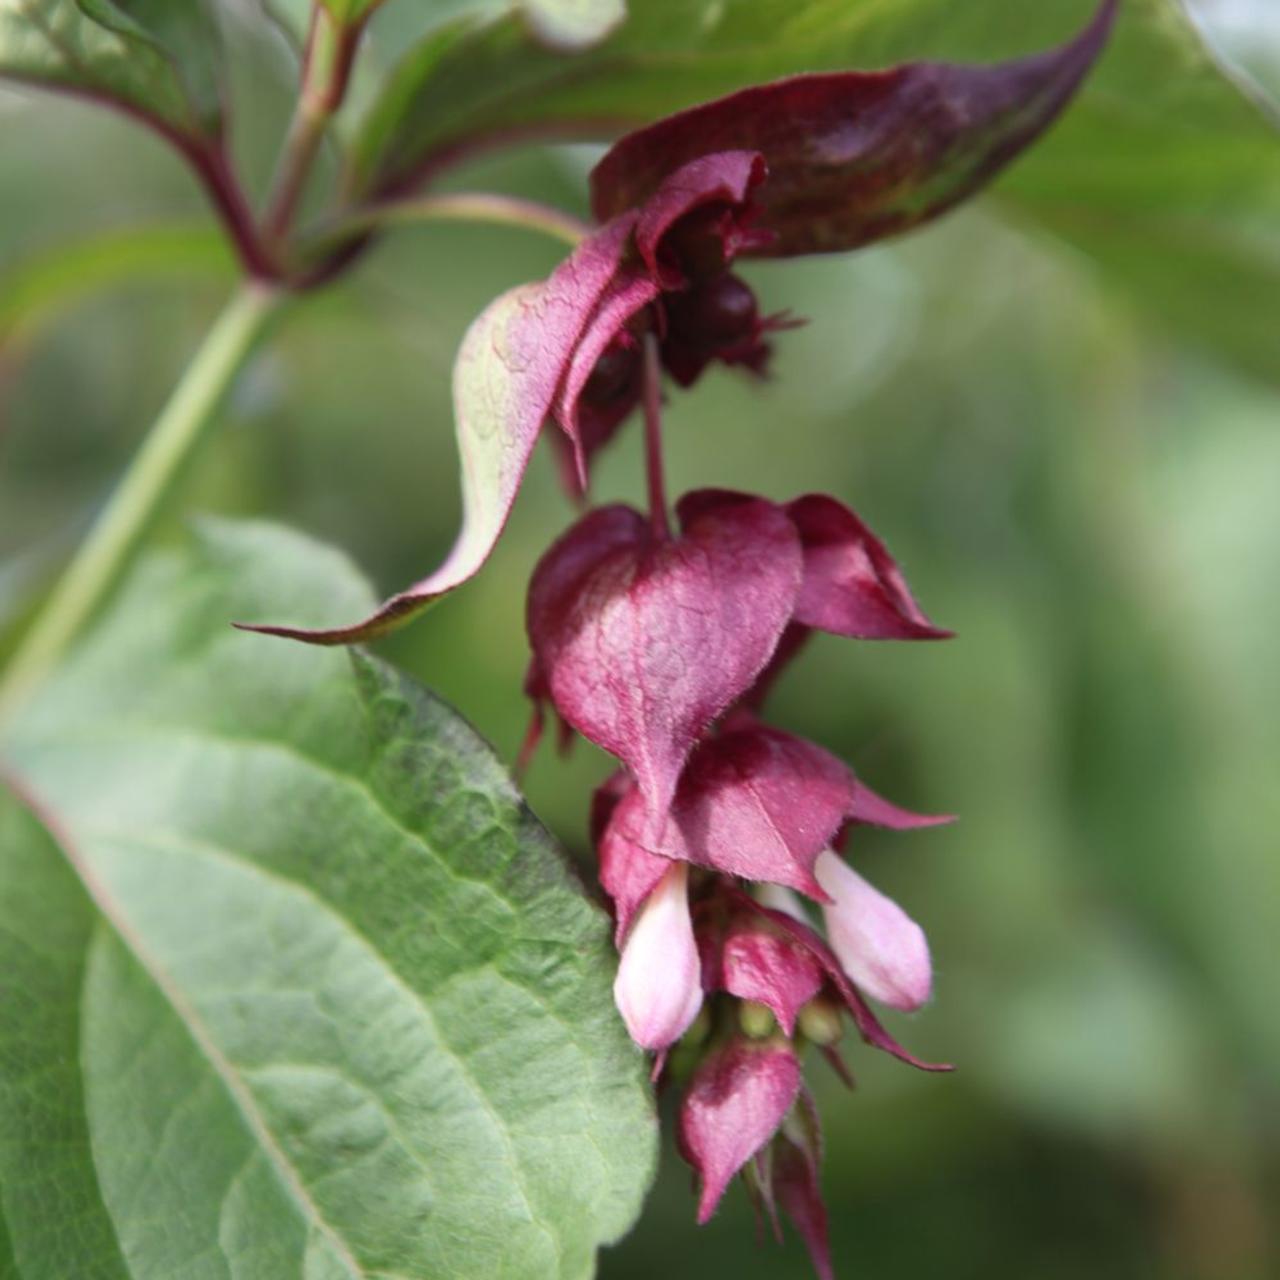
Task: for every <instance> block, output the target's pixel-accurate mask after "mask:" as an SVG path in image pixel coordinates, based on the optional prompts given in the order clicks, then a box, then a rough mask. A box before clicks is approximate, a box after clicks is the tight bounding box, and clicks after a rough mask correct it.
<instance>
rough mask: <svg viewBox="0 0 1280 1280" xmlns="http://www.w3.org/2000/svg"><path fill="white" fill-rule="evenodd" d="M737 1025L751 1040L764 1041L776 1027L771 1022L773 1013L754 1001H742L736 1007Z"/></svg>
mask: <svg viewBox="0 0 1280 1280" xmlns="http://www.w3.org/2000/svg"><path fill="white" fill-rule="evenodd" d="M738 1025H739V1026H740V1027H741V1028H742V1029H743V1031H745V1032H746V1034H747V1035H749V1036H750V1037H751V1038H752V1039H753V1040H764V1039H765V1038H766V1037H768V1036H771V1035H772V1034H773V1032H774V1028H775V1027H776V1026H777V1024H776V1023H775V1022H774V1020H773V1011H772V1010H771V1009H769V1008H768V1007H767V1006H765V1005H762V1004H757V1003H756V1002H755V1001H754V1000H744V1001H743V1002H742V1003H741V1004H740V1005H739V1006H738Z"/></svg>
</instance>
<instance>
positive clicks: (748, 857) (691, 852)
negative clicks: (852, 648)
mask: <svg viewBox="0 0 1280 1280" xmlns="http://www.w3.org/2000/svg"><path fill="white" fill-rule="evenodd" d="M676 512H677V517H678V520H679V533H678V534H676V533H673V532H671V531H669V530H667V529H666V528H665V527H661V526H655V522H654V521H653V520H652V519H651V518H647V517H646V516H644V515H642V514H641V513H640V512H638V511H636V510H634V509H632V508H630V507H626V506H606V507H601V508H599V509H597V510H595V511H592V512H591V513H590V514H588V515H587V516H585V517H584V518H583V519H582V520H580V521H579V522H578V523H577V524H575V525H574V526H573V527H572V528H571V529H570V530H569V531H568V532H567V533H566V534H565V535H564V536H563V537H561V538H560V539H559V541H557V542H556V543H555V544H554V546H552V548H551V549H550V550H549V551H548V552H547V554H546V555H545V556H544V557H543V559H542V561H541V562H540V563H539V565H538V567H537V569H536V571H535V572H534V575H533V580H532V583H531V585H530V591H529V601H528V629H529V637H530V642H531V644H532V648H533V654H534V657H533V665H532V668H531V671H530V678H529V682H528V683H529V688H530V689H531V690H532V691H533V692H534V694H535V696H536V697H538V698H539V699H541V700H549V701H550V702H551V703H552V704H553V706H554V708H555V710H556V712H557V713H558V714H559V716H560V717H561V719H562V720H563V722H564V723H565V724H566V725H567V726H569V727H570V728H571V729H572V730H575V731H577V732H578V733H581V734H582V735H583V736H584V737H587V738H589V739H591V740H592V741H593V742H596V743H597V744H598V745H600V746H602V747H604V748H606V749H607V750H608V751H610V752H612V753H613V754H614V755H616V756H617V757H618V759H619V760H620V761H621V762H622V765H623V768H622V769H621V770H619V771H618V772H617V773H615V774H614V775H613V776H612V777H611V778H610V779H609V780H608V781H607V782H606V783H605V784H604V785H603V786H602V787H601V788H600V789H599V791H598V792H597V794H596V797H595V800H594V803H593V807H592V827H593V837H594V841H595V846H596V851H597V855H598V859H599V874H600V883H601V885H602V887H603V888H604V890H605V892H606V893H607V894H608V895H609V897H610V900H611V902H612V904H613V908H614V915H615V920H616V937H617V941H618V944H619V947H620V950H621V960H620V964H619V968H618V976H617V981H616V983H615V986H614V995H615V998H616V1001H617V1004H618V1008H619V1010H620V1012H621V1014H622V1016H623V1019H624V1020H625V1022H626V1024H627V1028H628V1030H629V1031H630V1033H631V1036H632V1038H633V1039H634V1040H635V1041H636V1043H637V1044H639V1045H640V1046H642V1047H643V1048H645V1049H648V1050H652V1051H653V1052H654V1053H655V1054H656V1059H655V1068H654V1073H655V1076H659V1075H662V1074H663V1073H664V1071H665V1070H667V1068H668V1066H670V1067H673V1068H674V1069H675V1070H676V1073H677V1074H678V1075H680V1076H681V1077H686V1078H687V1079H688V1084H687V1087H686V1090H685V1093H684V1098H683V1102H682V1105H681V1111H680V1146H681V1150H682V1152H683V1153H684V1155H685V1157H686V1159H688V1161H689V1162H690V1163H691V1164H692V1165H693V1166H694V1168H695V1169H696V1170H697V1171H698V1174H699V1176H700V1178H701V1184H702V1191H701V1197H700V1201H699V1207H698V1218H699V1221H704V1222H705V1221H706V1220H707V1219H708V1218H709V1217H710V1216H711V1214H712V1213H713V1212H714V1210H715V1207H716V1205H717V1204H718V1202H719V1200H720V1198H721V1196H722V1195H723V1193H724V1191H725V1188H726V1187H727V1185H728V1183H729V1182H730V1180H731V1179H732V1178H733V1176H734V1175H735V1174H736V1173H738V1172H739V1170H742V1169H743V1168H747V1169H748V1171H749V1184H750V1185H751V1186H752V1188H753V1190H754V1192H755V1193H756V1195H757V1197H758V1200H759V1202H760V1203H761V1204H762V1205H763V1206H764V1207H765V1208H766V1210H767V1211H768V1212H769V1214H770V1215H771V1216H776V1211H777V1207H781V1208H782V1209H783V1210H785V1211H786V1212H787V1213H788V1214H789V1215H790V1216H791V1217H792V1218H793V1220H794V1221H795V1222H796V1223H797V1225H798V1227H799V1229H800V1231H801V1232H802V1234H803V1235H804V1236H805V1238H806V1240H807V1241H808V1243H809V1246H810V1249H811V1250H812V1252H813V1256H814V1260H815V1263H816V1265H817V1268H818V1271H819V1273H820V1274H823V1275H827V1274H830V1262H829V1257H828V1250H827V1245H826V1229H825V1210H824V1208H823V1204H822V1200H821V1196H820V1194H819V1190H818V1181H817V1170H818V1163H819V1157H820V1139H819V1129H818V1123H817V1116H816V1112H815V1110H814V1107H813V1104H812V1101H811V1099H810V1098H809V1096H808V1094H807V1093H806V1092H805V1090H804V1086H803V1084H802V1079H801V1056H802V1053H803V1048H804V1046H805V1045H806V1044H816V1045H817V1046H819V1047H820V1048H821V1049H822V1050H823V1052H824V1053H825V1054H826V1055H827V1056H828V1057H829V1058H830V1059H831V1060H832V1061H833V1063H834V1064H835V1065H836V1067H837V1069H838V1070H839V1071H840V1072H841V1074H842V1075H845V1076H846V1077H847V1072H846V1071H845V1068H844V1064H843V1062H842V1061H841V1060H840V1058H839V1056H838V1051H837V1049H836V1041H837V1040H838V1039H839V1038H840V1033H841V1021H842V1018H843V1017H845V1016H847V1017H849V1018H851V1019H852V1020H853V1023H854V1025H855V1026H856V1027H857V1028H858V1030H859V1031H860V1032H861V1034H862V1035H863V1037H864V1038H865V1039H866V1040H867V1041H868V1042H869V1043H871V1044H874V1045H876V1046H877V1047H879V1048H882V1049H885V1050H887V1051H888V1052H890V1053H893V1054H895V1055H896V1056H897V1057H899V1058H902V1059H903V1060H904V1061H907V1062H910V1063H912V1064H913V1065H915V1066H918V1067H922V1068H924V1069H926V1070H945V1069H946V1068H943V1067H932V1066H930V1065H929V1064H926V1063H922V1062H920V1061H919V1060H918V1059H916V1058H913V1057H912V1056H911V1055H910V1054H908V1053H907V1052H906V1051H905V1050H904V1049H902V1048H901V1047H900V1046H899V1045H898V1044H897V1043H896V1042H895V1041H894V1040H893V1039H892V1038H891V1037H890V1036H889V1034H888V1033H887V1032H886V1031H885V1029H884V1028H883V1027H882V1026H881V1024H880V1022H879V1021H878V1020H877V1018H876V1016H875V1014H874V1013H873V1012H872V1010H871V1008H870V1005H869V1004H868V1000H867V997H870V998H871V999H873V1000H876V1001H879V1002H880V1003H882V1004H885V1005H888V1006H890V1007H891V1008H895V1009H903V1010H912V1009H916V1008H919V1007H920V1006H921V1005H922V1004H923V1003H924V1002H925V1001H926V1000H927V999H928V998H929V994H930V989H931V985H932V981H931V968H930V961H929V951H928V945H927V943H926V941H925V937H924V934H923V932H922V931H921V929H920V928H919V926H918V925H916V924H915V923H914V921H912V920H911V919H910V918H909V917H908V916H907V915H906V914H905V913H904V912H903V911H902V909H901V908H900V907H898V906H897V905H896V904H895V903H893V902H892V901H890V900H889V899H888V898H886V897H885V896H884V895H882V894H881V893H879V892H878V891H877V890H876V889H875V888H873V887H872V886H871V885H870V884H868V883H867V881H866V880H864V879H863V878H862V877H861V876H860V875H859V874H858V873H857V872H856V871H854V870H853V868H852V867H850V866H849V865H848V863H847V862H846V861H845V860H844V858H843V857H842V855H841V854H840V853H839V852H837V849H838V848H839V847H842V846H843V845H844V844H845V843H846V841H847V839H848V837H849V835H850V833H851V831H853V830H854V829H855V828H856V827H857V826H859V825H862V824H874V825H878V826H885V827H893V828H899V829H903V828H911V827H921V826H929V825H933V824H935V823H938V822H945V821H947V819H946V818H944V817H943V818H938V817H926V816H923V815H919V814H914V813H910V812H908V811H907V810H904V809H901V808H898V807H897V806H895V805H893V804H890V803H889V802H888V801H887V800H885V799H883V798H881V797H880V796H879V795H877V794H876V793H875V792H874V791H872V790H871V789H870V788H868V787H867V786H866V785H865V784H864V783H863V782H861V781H860V780H859V779H858V778H857V777H856V776H855V775H854V773H853V772H852V770H850V769H849V768H848V767H847V766H846V765H845V764H843V763H842V762H841V761H840V760H838V759H836V758H835V757H834V756H832V755H830V754H829V753H828V752H826V751H824V750H823V749H822V748H821V747H820V746H817V745H816V744H814V743H811V742H807V741H805V740H804V739H802V738H799V737H796V736H794V735H792V734H789V733H786V732H784V731H782V730H780V729H777V728H774V727H772V726H770V725H768V724H766V723H765V722H764V720H763V719H762V718H761V712H762V705H763V702H764V699H765V695H766V693H767V690H768V687H769V685H770V684H771V682H772V681H773V680H774V678H775V677H776V676H777V674H778V672H779V671H780V669H781V668H782V667H783V665H784V664H786V663H787V662H789V661H791V660H792V659H793V658H794V657H795V655H796V654H797V652H798V651H799V650H800V649H801V647H802V646H803V643H804V640H805V638H806V636H807V635H808V634H809V633H810V632H811V631H813V630H821V631H827V632H832V633H834V634H837V635H844V636H850V637H854V638H861V639H935V638H941V637H944V636H946V635H947V634H948V633H947V632H945V631H942V630H940V629H938V628H937V627H935V626H933V624H932V623H930V622H929V620H928V619H927V618H926V617H925V615H924V614H923V613H922V612H921V610H920V609H919V607H918V606H917V605H916V603H915V601H914V599H913V598H912V596H911V594H910V592H909V591H908V589H907V586H906V584H905V582H904V581H903V579H902V575H901V573H900V572H899V570H898V568H897V565H896V564H895V563H894V561H893V560H892V558H891V557H890V556H889V554H888V552H887V551H886V550H885V548H884V546H883V545H882V544H881V543H880V542H879V541H878V540H877V539H876V538H875V536H874V535H873V534H872V533H871V532H870V530H869V529H867V527H866V526H865V525H864V524H863V523H862V522H861V521H860V520H859V519H858V517H857V516H856V515H854V513H853V512H852V511H850V510H849V509H848V508H847V507H845V506H843V505H842V504H841V503H839V502H837V501H836V500H835V499H833V498H828V497H824V496H821V495H816V494H813V495H808V496H806V497H802V498H799V499H797V500H796V501H794V502H791V503H788V504H786V505H779V504H776V503H773V502H770V501H768V500H766V499H764V498H757V497H751V496H748V495H745V494H739V493H730V492H726V491H719V490H704V491H700V492H695V493H690V494H687V495H686V496H685V497H684V498H682V499H681V500H680V502H679V503H678V504H677V506H676ZM748 886H750V887H748ZM800 894H803V895H805V896H806V897H808V898H809V899H810V900H811V901H813V902H814V903H816V904H818V906H819V907H820V910H821V913H822V917H823V920H824V925H825V933H826V937H825V939H824V937H823V935H822V933H821V932H820V931H819V930H818V929H817V928H816V927H815V926H814V924H813V923H811V921H810V919H809V916H808V914H807V912H806V910H805V908H804V906H803V905H802V903H801V899H800V897H799V896H798V895H800ZM669 1054H670V1055H671V1056H670V1057H669Z"/></svg>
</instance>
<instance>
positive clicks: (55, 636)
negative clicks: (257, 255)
mask: <svg viewBox="0 0 1280 1280" xmlns="http://www.w3.org/2000/svg"><path fill="white" fill-rule="evenodd" d="M284 296H285V295H284V294H283V293H281V292H280V291H278V290H275V289H271V288H268V287H267V286H265V285H262V284H247V285H245V286H244V287H243V288H242V289H241V291H240V292H239V293H238V294H237V295H236V296H235V297H234V298H233V299H232V300H231V302H230V303H229V304H228V305H227V307H226V309H225V310H224V311H223V312H222V314H221V315H220V316H219V317H218V320H217V322H216V323H215V324H214V326H213V328H212V329H211V330H210V331H209V335H208V337H207V338H206V339H205V341H204V344H203V346H202V347H201V348H200V350H199V351H198V352H197V353H196V355H195V358H194V359H193V360H192V361H191V363H190V364H189V365H188V366H187V370H186V372H185V373H184V374H183V376H182V380H181V381H180V382H179V383H178V385H177V386H176V387H175V388H174V391H173V394H172V395H171V396H170V397H169V400H168V403H167V404H166V405H165V406H164V408H163V409H162V410H161V411H160V416H159V417H158V418H157V419H156V421H155V425H154V426H153V427H152V428H151V431H150V433H149V434H148V436H147V438H146V440H145V441H144V443H143V445H142V448H141V449H139V451H138V453H137V455H136V456H135V458H134V460H133V462H132V463H131V464H130V466H129V469H128V470H127V471H126V472H125V474H124V477H123V479H122V480H121V481H120V483H119V485H118V486H117V488H116V491H115V492H114V493H113V494H112V495H111V498H110V499H109V500H108V502H107V505H106V506H105V507H104V508H103V510H102V513H101V514H100V515H99V516H98V519H97V521H96V522H95V523H94V525H93V527H92V529H90V531H89V533H88V535H87V536H86V538H85V540H84V542H83V543H81V545H80V548H79V550H78V551H77V552H76V554H75V556H74V558H73V559H72V561H71V563H70V564H69V565H68V566H67V569H66V571H65V572H64V573H63V575H62V578H61V580H60V581H59V582H58V584H57V586H56V587H55V588H54V590H53V594H52V595H51V596H50V597H49V600H48V602H47V603H46V605H45V607H44V609H43V611H42V612H41V613H40V614H39V615H38V617H37V618H36V620H35V622H34V623H33V624H32V626H31V630H30V631H29V632H28V633H27V635H26V636H25V638H24V640H23V643H22V645H21V647H20V648H19V649H18V651H17V653H16V654H15V655H14V657H13V660H12V662H10V664H9V666H8V669H7V670H6V671H5V673H4V678H3V680H2V681H0V723H3V721H4V720H5V719H7V717H8V716H9V715H10V714H11V713H12V712H13V710H14V709H15V708H16V706H17V705H18V703H19V702H20V701H21V700H22V699H23V698H25V697H26V696H27V694H29V693H30V692H31V691H32V690H33V689H34V688H35V686H36V685H37V684H38V683H39V682H40V681H41V680H42V679H43V678H44V677H45V676H46V675H48V674H49V672H50V671H52V669H53V668H54V667H55V666H56V665H57V663H58V661H59V659H61V657H62V655H63V654H64V653H65V652H66V650H67V648H68V647H69V646H70V644H71V643H72V641H74V640H75V639H76V637H77V636H78V635H79V634H80V632H81V630H82V629H83V627H84V625H85V623H87V622H88V621H89V619H90V617H91V616H92V615H93V613H94V612H95V611H96V610H97V608H98V606H99V605H101V604H102V603H103V602H104V601H105V600H106V598H107V596H108V595H109V594H110V592H111V589H112V587H113V586H114V585H115V584H116V582H117V581H118V579H119V577H120V575H121V573H122V572H123V571H124V569H125V568H126V566H127V565H128V563H129V561H130V559H131V558H132V556H133V553H134V552H135V551H136V550H137V547H138V544H139V543H140V542H141V540H142V538H143V536H144V535H145V534H146V532H147V529H148V528H149V526H150V524H151V522H152V520H153V519H154V517H155V516H156V514H157V512H158V511H159V510H160V508H161V507H162V506H163V504H164V502H165V500H166V499H167V498H168V497H169V495H170V494H171V493H172V492H173V489H174V487H175V485H176V484H177V482H178V480H179V478H180V477H181V474H182V471H183V468H184V465H185V463H186V462H187V461H188V460H189V459H190V458H191V456H192V454H193V453H194V452H195V451H196V449H197V448H198V447H199V445H200V443H201V441H202V440H203V439H204V437H205V435H206V434H207V433H208V430H209V428H210V427H211V426H212V425H213V423H214V421H215V420H216V418H217V414H218V410H219V408H220V407H221V405H222V402H223V400H224V398H225V397H226V394H227V392H228V391H229V390H230V388H231V385H232V384H233V383H234V381H235V378H236V375H237V374H238V373H239V372H240V370H241V369H242V368H243V367H244V364H245V361H246V360H247V359H248V357H249V355H250V353H251V352H252V351H253V348H254V346H255V345H256V343H257V342H258V340H259V339H260V338H261V337H262V334H263V332H264V331H265V329H266V326H267V323H268V321H269V320H270V319H271V318H272V317H273V316H274V315H275V313H276V311H277V310H278V309H279V307H280V305H281V302H282V300H283V298H284Z"/></svg>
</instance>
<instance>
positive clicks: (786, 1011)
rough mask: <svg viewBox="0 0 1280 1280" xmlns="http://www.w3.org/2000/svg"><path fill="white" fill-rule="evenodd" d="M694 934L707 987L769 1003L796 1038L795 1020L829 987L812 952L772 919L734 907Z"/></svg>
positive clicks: (785, 1027)
mask: <svg viewBox="0 0 1280 1280" xmlns="http://www.w3.org/2000/svg"><path fill="white" fill-rule="evenodd" d="M699 926H700V927H699ZM695 932H696V934H697V938H698V948H699V951H700V952H701V954H702V986H703V989H704V990H705V991H727V992H728V993H729V994H730V995H732V996H736V997H737V998H738V999H739V1000H753V1001H755V1002H756V1003H757V1004H762V1005H764V1006H765V1007H766V1008H768V1009H770V1010H771V1011H772V1012H773V1016H774V1017H775V1018H777V1020H778V1025H779V1026H780V1027H781V1028H782V1029H783V1031H785V1032H786V1033H787V1035H789V1036H790V1035H793V1034H794V1033H795V1026H796V1016H797V1015H798V1014H799V1012H800V1010H801V1009H802V1008H803V1007H804V1006H805V1005H806V1004H808V1003H809V1001H810V1000H812V999H813V998H814V996H816V995H817V994H818V993H819V992H820V991H821V990H822V988H823V986H824V984H825V983H826V974H825V973H824V972H823V969H822V966H821V965H820V964H819V963H818V961H817V959H816V958H815V957H814V955H813V953H812V952H811V951H810V950H809V949H808V948H806V947H803V946H801V945H800V944H799V943H798V942H797V941H796V940H795V939H794V938H792V937H790V936H789V935H788V934H787V933H785V932H784V931H783V930H781V929H779V928H778V927H777V926H776V925H774V924H773V923H772V922H771V921H770V920H769V919H768V918H767V917H765V916H762V915H760V914H759V913H758V912H754V911H748V910H744V909H743V908H742V907H741V906H736V907H731V908H730V911H729V913H728V916H727V919H724V920H723V921H721V922H719V925H718V927H717V922H714V921H712V922H709V923H708V924H703V923H702V922H701V921H699V923H698V925H697V926H695Z"/></svg>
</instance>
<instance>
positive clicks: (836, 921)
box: [814, 850, 933, 1010]
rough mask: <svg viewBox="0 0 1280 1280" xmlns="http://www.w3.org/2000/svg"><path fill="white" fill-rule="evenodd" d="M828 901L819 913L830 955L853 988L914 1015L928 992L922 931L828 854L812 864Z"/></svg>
mask: <svg viewBox="0 0 1280 1280" xmlns="http://www.w3.org/2000/svg"><path fill="white" fill-rule="evenodd" d="M814 874H815V876H816V877H817V880H818V883H819V884H820V885H821V886H822V887H823V888H824V889H825V890H826V891H827V893H829V894H830V895H831V898H832V901H831V902H830V903H827V904H825V905H824V906H823V908H822V914H823V916H824V918H825V920H826V926H827V937H828V939H829V940H830V942H831V949H832V950H833V951H834V952H835V953H836V955H837V957H839V960H840V964H841V967H842V968H843V969H844V971H845V973H847V974H848V975H849V977H850V979H851V980H852V981H853V983H854V984H855V985H856V986H858V987H861V988H862V990H863V991H865V992H866V993H867V994H868V995H869V996H872V997H873V998H874V999H876V1000H879V1001H880V1002H881V1003H882V1004H887V1005H889V1007H890V1008H893V1009H906V1010H910V1009H918V1008H919V1007H920V1006H921V1005H922V1004H924V1003H925V1001H926V1000H928V999H929V994H930V992H931V991H932V989H933V966H932V965H931V963H930V961H929V944H928V942H927V941H926V940H925V936H924V930H923V929H921V928H920V926H919V925H918V924H916V922H915V921H914V920H912V919H911V917H910V916H909V915H907V913H906V912H905V911H903V909H902V908H901V907H900V906H898V904H897V903H896V902H894V901H893V900H892V899H890V898H886V897H885V896H884V894H882V893H881V892H880V891H879V890H878V889H876V888H874V887H873V886H872V885H870V884H868V883H867V882H866V881H865V880H864V879H863V878H862V877H861V876H860V875H859V874H858V873H857V872H856V871H855V870H854V869H853V868H852V867H851V866H849V864H848V863H847V862H845V860H844V859H843V858H841V857H840V856H839V855H838V854H836V853H832V852H831V851H830V850H827V851H826V852H825V853H822V854H819V856H818V860H817V862H816V863H815V864H814Z"/></svg>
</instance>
